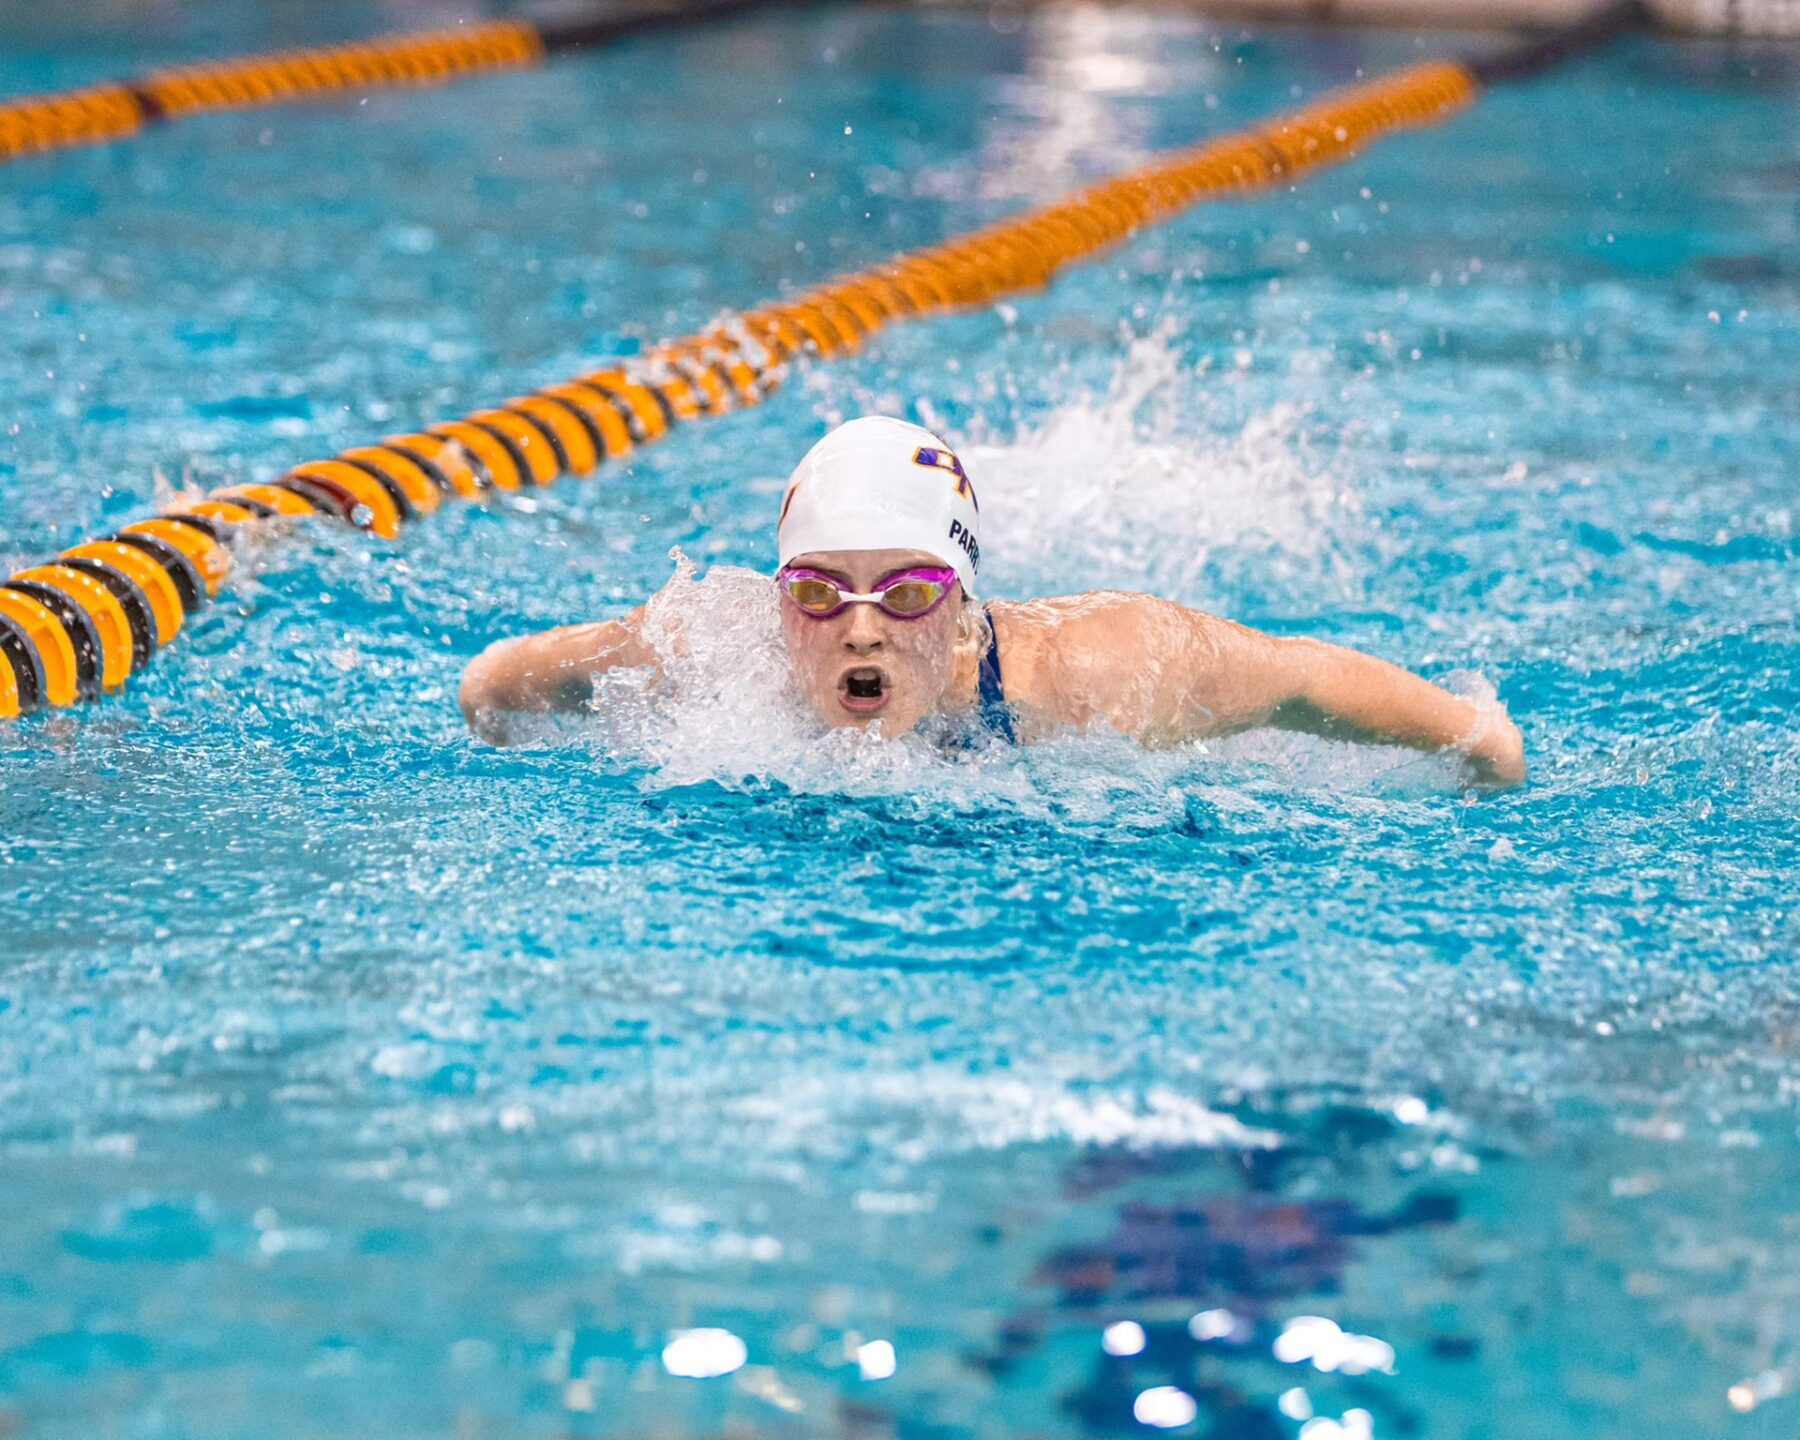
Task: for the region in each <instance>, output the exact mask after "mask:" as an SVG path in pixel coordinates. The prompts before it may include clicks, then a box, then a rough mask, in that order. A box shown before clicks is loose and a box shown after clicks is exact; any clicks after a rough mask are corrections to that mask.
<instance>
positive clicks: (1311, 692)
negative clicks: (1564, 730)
mask: <svg viewBox="0 0 1800 1440" xmlns="http://www.w3.org/2000/svg"><path fill="white" fill-rule="evenodd" d="M1208 618H1210V617H1208ZM1234 628H1241V627H1234ZM1243 633H1244V634H1245V635H1246V636H1247V637H1253V643H1251V644H1249V645H1246V646H1245V647H1243V648H1244V649H1245V651H1247V652H1248V656H1254V657H1256V659H1255V662H1254V663H1253V665H1252V666H1251V670H1252V673H1251V674H1250V675H1247V676H1245V680H1246V682H1247V684H1248V685H1249V686H1250V687H1252V688H1256V689H1260V690H1261V691H1262V694H1261V696H1260V697H1259V698H1260V701H1261V704H1262V705H1263V706H1266V707H1267V714H1266V717H1265V719H1266V723H1269V724H1273V725H1276V726H1279V727H1281V728H1283V729H1290V730H1304V731H1308V732H1311V733H1313V734H1318V735H1328V736H1333V737H1336V738H1340V739H1349V740H1364V741H1374V742H1378V743H1383V744H1390V745H1408V746H1411V747H1413V748H1414V749H1419V750H1460V751H1462V752H1463V754H1465V755H1466V756H1468V758H1469V762H1470V764H1471V765H1472V766H1473V767H1474V769H1475V771H1476V775H1477V778H1478V779H1479V780H1480V781H1481V782H1482V783H1484V784H1489V785H1517V784H1519V783H1521V782H1522V781H1523V780H1524V779H1525V746H1524V740H1523V737H1522V736H1521V735H1520V734H1519V727H1518V726H1517V725H1515V724H1513V722H1512V721H1511V720H1510V719H1508V718H1507V715H1506V712H1505V711H1504V710H1503V709H1501V708H1500V707H1499V706H1498V705H1487V706H1481V705H1476V704H1474V703H1472V702H1470V701H1468V700H1465V699H1463V698H1462V697H1460V696H1457V695H1452V694H1451V693H1450V692H1449V691H1448V690H1444V689H1442V688H1440V687H1439V686H1436V685H1433V684H1432V683H1431V682H1430V681H1429V680H1424V679H1421V678H1420V677H1419V676H1417V675H1414V674H1412V673H1410V672H1409V671H1406V670H1403V669H1401V668H1400V667H1399V666H1398V665H1390V664H1389V663H1388V662H1387V661H1385V660H1378V659H1376V658H1375V657H1374V656H1373V655H1365V654H1363V653H1362V652H1361V651H1358V650H1350V649H1346V648H1345V647H1344V646H1341V645H1330V644H1326V643H1325V642H1323V641H1319V640H1308V639H1303V638H1283V637H1276V636H1270V635H1260V634H1257V633H1256V632H1254V631H1244V632H1243ZM1247 658H1248V657H1247Z"/></svg>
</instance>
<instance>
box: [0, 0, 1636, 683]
mask: <svg viewBox="0 0 1800 1440" xmlns="http://www.w3.org/2000/svg"><path fill="white" fill-rule="evenodd" d="M1636 11H1637V7H1636V5H1635V4H1633V3H1621V4H1615V5H1611V6H1609V7H1608V8H1607V9H1606V11H1605V12H1603V13H1602V14H1600V15H1596V16H1595V17H1594V18H1593V20H1591V21H1589V22H1587V23H1585V24H1584V25H1582V26H1581V27H1577V28H1575V29H1572V30H1571V31H1569V32H1567V34H1566V35H1565V36H1564V37H1563V39H1562V40H1561V42H1560V43H1558V44H1555V45H1552V44H1551V43H1550V42H1548V41H1546V42H1542V43H1539V44H1538V45H1536V46H1533V47H1531V51H1530V53H1529V54H1528V55H1526V54H1522V53H1521V54H1512V55H1510V56H1502V57H1490V58H1488V59H1486V60H1477V61H1472V62H1461V61H1453V60H1452V61H1437V62H1432V63H1427V64H1422V65H1415V66H1412V67H1410V68H1409V69H1406V70H1402V71H1400V72H1399V73H1397V74H1394V75H1390V76H1386V77H1384V78H1382V79H1378V80H1374V81H1370V82H1368V83H1365V84H1359V85H1354V86H1350V87H1348V88H1345V89H1341V90H1335V91H1332V92H1331V93H1329V94H1327V95H1326V96H1325V97H1324V98H1322V99H1321V100H1319V101H1317V102H1316V103H1314V104H1312V105H1309V106H1306V107H1305V108H1304V109H1301V110H1297V111H1294V112H1291V113H1290V114H1287V115H1285V116H1281V117H1278V118H1276V119H1274V120H1271V121H1268V122H1266V123H1264V124H1262V125H1258V126H1256V127H1254V128H1252V129H1249V130H1244V131H1239V132H1238V133H1236V134H1232V135H1226V136H1222V137H1221V138H1219V139H1217V140H1211V141H1208V142H1206V143H1205V144H1202V145H1198V146H1195V147H1193V148H1191V149H1187V150H1181V151H1177V152H1175V153H1173V154H1171V155H1168V156H1165V157H1164V158H1163V159H1161V160H1158V161H1155V162H1153V163H1152V164H1149V165H1146V166H1144V167H1143V168H1141V169H1138V170H1135V171H1132V172H1130V173H1129V174H1126V175H1122V176H1119V177H1117V178H1115V179H1111V180H1106V181H1102V182H1100V183H1099V184H1096V185H1091V186H1089V187H1088V188H1086V189H1084V190H1080V191H1078V192H1076V193H1075V194H1073V195H1070V196H1068V197H1067V198H1065V199H1063V200H1061V201H1058V202H1057V203H1055V204H1053V205H1049V206H1046V207H1044V208H1043V209H1039V210H1034V211H1031V212H1029V213H1028V214H1025V215H1021V216H1018V217H1016V218H1014V219H1011V220H1004V221H1000V222H998V223H996V224H993V225H989V226H986V227H985V228H983V229H980V230H976V231H974V232H972V233H970V234H967V235H963V236H960V237H958V238H955V239H952V240H948V241H945V242H943V243H941V244H938V245H932V246H928V247H926V248H924V249H921V250H914V251H910V252H908V253H907V254H904V255H901V256H898V257H897V258H895V259H893V260H890V261H888V262H886V263H885V264H880V265H875V266H873V267H871V268H869V269H867V270H863V271H860V272H858V273H856V274H853V275H848V276H843V277H840V278H838V279H835V280H831V281H827V282H826V283H825V284H823V285H820V286H817V287H815V288H814V289H811V290H808V291H806V292H804V293H803V294H801V295H799V296H797V297H795V298H793V299H790V300H785V301H779V302H776V303H773V304H769V305H763V306H760V307H758V308H757V309H754V310H748V311H744V312H742V313H740V314H737V315H733V316H729V317H727V318H726V319H724V320H722V321H720V322H719V323H717V324H716V325H714V326H712V327H711V328H709V329H707V330H705V331H703V332H701V333H700V334H698V335H693V336H688V337H685V338H683V339H678V340H670V341H666V342H664V343H663V344H661V345H658V346H657V347H655V348H654V349H652V350H650V351H649V352H648V353H646V354H645V355H643V356H641V357H639V358H637V359H635V360H633V361H632V362H631V363H629V364H626V365H621V366H617V367H614V368H609V369H604V370H596V371H594V372H592V373H590V374H586V375H582V376H579V377H578V378H576V379H574V380H570V381H566V382H565V383H563V384H560V385H547V386H545V387H543V388H542V389H540V390H536V391H534V392H533V393H531V394H530V395H526V396H522V397H521V398H519V399H516V400H509V401H507V402H506V403H505V404H504V405H499V406H496V407H494V408H492V409H488V410H479V411H476V412H475V413H474V414H472V415H468V416H465V417H464V418H462V419H460V420H450V421H446V422H444V423H442V424H439V425H433V426H431V427H429V428H428V429H426V430H422V431H419V432H417V433H415V434H410V435H395V436H390V437H389V438H387V439H386V440H383V441H380V442H379V443H376V444H371V445H362V446H357V447H354V448H352V449H349V450H345V451H342V452H341V453H339V454H337V455H335V456H333V457H331V458H330V459H328V460H314V461H310V462H308V463H307V464H304V465H300V466H297V467H295V468H294V469H292V470H290V471H288V472H287V473H286V474H285V475H283V476H281V477H280V478H278V479H275V480H271V481H268V482H266V483H247V484H239V485H228V486H225V487H223V488H221V489H217V490H214V491H212V492H210V493H209V494H207V495H205V496H204V497H202V498H201V499H199V500H192V501H184V502H183V503H181V504H179V505H177V506H176V507H174V508H172V509H169V510H167V511H165V512H163V513H162V514H161V515H157V516H154V517H152V518H150V519H146V520H139V521H137V522H135V523H134V524H130V525H127V526H125V527H124V528H123V529H121V530H119V531H117V532H116V533H114V534H111V535H108V536H105V537H103V538H101V539H98V540H93V541H89V542H88V543H86V544H82V545H76V546H74V547H73V548H71V549H69V550H65V551H63V553H62V554H60V555H58V556H57V557H56V558H55V559H53V560H51V561H49V562H47V563H45V564H42V565H36V566H32V567H31V568H29V569H25V570H21V571H19V572H18V573H17V574H15V575H13V576H12V577H11V578H10V579H8V580H7V581H5V582H4V583H0V717H11V716H14V715H17V714H19V713H21V712H23V711H27V710H32V709H36V708H38V707H41V706H63V705H72V704H75V703H76V702H78V701H82V700H90V699H94V698H97V697H98V696H100V695H102V694H105V693H107V692H110V691H113V690H116V689H118V688H119V687H120V686H121V685H123V684H124V682H125V680H126V679H127V678H128V677H129V676H130V675H132V674H133V673H134V672H136V671H137V670H138V669H140V668H142V666H143V665H144V664H145V663H146V662H147V661H148V660H149V658H150V656H151V655H152V654H153V653H155V651H156V650H158V649H160V648H161V647H162V646H164V645H166V644H168V643H169V641H171V640H172V639H174V638H175V636H176V634H177V633H179V631H180V629H181V626H182V623H183V621H184V620H185V619H186V618H187V616H188V615H190V614H191V613H193V611H194V610H196V609H197V608H198V607H199V606H201V605H203V604H205V602H206V600H207V597H208V596H210V595H212V594H213V593H215V592H216V591H217V590H218V588H219V586H220V584H221V583H222V582H223V581H224V579H225V577H226V575H227V573H228V572H229V571H230V568H231V564H232V548H231V545H230V543H229V542H230V540H231V538H232V537H233V536H234V535H237V534H239V533H242V532H244V531H247V530H253V529H256V530H260V529H266V528H269V527H282V526H291V525H292V524H293V523H294V522H295V520H297V519H298V518H300V517H309V516H318V515H323V516H329V517H334V518H336V519H339V520H342V521H345V522H347V523H349V524H351V525H354V526H356V527H358V528H360V529H364V530H369V531H373V532H374V533H375V534H376V535H379V536H382V537H383V538H385V539H392V538H393V537H395V536H396V535H398V534H399V533H400V530H401V528H402V527H403V526H405V525H406V524H408V523H410V522H411V521H413V520H416V519H419V518H421V517H423V516H426V515H429V514H430V513H431V512H432V511H434V510H436V509H437V508H438V507H439V506H440V505H442V504H444V503H446V502H447V501H450V500H472V499H476V498H478V497H480V496H481V495H482V494H483V493H485V492H488V491H493V490H503V491H516V490H521V489H524V488H526V487H535V486H539V485H548V484H551V483H552V482H554V481H556V480H558V479H560V478H562V477H564V476H581V475H587V474H590V473H591V472H593V471H594V470H595V469H597V468H598V467H599V466H600V465H601V464H602V463H604V462H606V461H609V460H618V459H620V458H622V457H623V456H626V455H629V454H630V453H631V452H632V450H634V449H635V448H637V447H638V446H641V445H647V444H650V443H651V442H653V441H656V440H659V439H661V438H662V437H663V436H664V435H666V434H667V433H668V432H669V431H670V429H671V428H673V427H674V426H676V425H677V424H679V423H681V422H683V421H687V420H692V419H695V418H697V417H698V416H701V415H708V414H716V413H720V412H724V411H729V410H733V409H737V408H740V407H743V406H748V405H755V404H758V403H760V402H761V401H762V400H764V399H766V398H767V397H768V395H769V394H770V393H771V392H772V391H774V390H775V389H776V388H777V387H778V386H779V385H780V384H781V383H782V381H783V380H784V379H785V378H786V376H787V374H788V371H789V369H790V367H791V366H792V365H793V364H794V363H795V362H796V361H798V360H800V359H802V358H804V357H808V356H819V357H831V356H836V355H841V354H845V353H848V352H850V351H853V350H855V349H856V348H857V346H858V345H859V344H860V343H861V342H862V341H863V340H865V339H866V338H868V337H869V336H871V335H874V334H875V333H876V332H878V331H880V330H882V329H884V328H885V327H887V326H888V325H890V324H892V323H894V322H895V321H897V320H902V319H908V318H911V317H913V316H918V315H931V314H938V313H942V312H944V311H948V310H955V309H961V308H964V307H968V306H974V305H981V304H986V303H989V302H992V301H994V300H997V299H999V298H1000V297H1002V296H1005V295H1012V294H1016V293H1018V292H1020V291H1025V290H1034V289H1039V288H1041V287H1043V286H1045V285H1047V284H1048V283H1049V282H1050V280H1051V279H1052V278H1053V277H1054V276H1055V275H1056V274H1057V272H1058V271H1060V270H1062V269H1063V268H1064V267H1065V266H1067V265H1070V264H1072V263H1074V262H1075V261H1078V260H1083V259H1086V258H1088V257H1090V256H1092V255H1094V254H1096V253H1097V252H1099V251H1101V250H1104V249H1106V248H1108V247H1110V246H1112V245H1114V244H1117V243H1118V242H1119V241H1122V240H1124V239H1126V238H1127V237H1129V236H1131V235H1132V234H1134V233H1135V232H1136V231H1138V230H1140V229H1142V228H1143V227H1145V226H1147V225H1152V224H1155V223H1157V222H1158V221H1161V220H1164V219H1167V218H1168V217H1169V216H1171V215H1173V214H1175V213H1177V212H1179V211H1181V210H1184V209H1186V208H1187V207H1189V206H1191V205H1194V204H1196V203H1198V202H1199V201H1201V200H1204V199H1209V198H1215V197H1218V196H1223V195H1235V194H1241V193H1244V192H1246V191H1250V190H1256V189H1264V188H1267V187H1269V186H1271V185H1276V184H1281V183H1284V182H1286V181H1289V180H1291V179H1293V178H1294V177H1296V176H1299V175H1301V174H1304V173H1305V172H1307V171H1309V170H1315V169H1318V168H1320V167H1322V166H1326V165H1331V164H1335V163H1337V162H1339V161H1342V160H1345V159H1348V158H1349V157H1350V156H1351V155H1352V154H1354V153H1355V152H1356V151H1357V150H1358V149H1359V148H1360V147H1361V146H1363V145H1366V144H1368V143H1370V142H1372V141H1374V140H1377V139H1379V138H1381V137H1382V136H1384V135H1388V134H1392V133H1393V132H1395V131H1399V130H1406V129H1412V128H1417V127H1420V126H1426V125H1435V124H1438V123H1439V122H1441V121H1443V120H1445V119H1446V118H1448V117H1449V116H1451V115H1454V114H1456V113H1457V112H1458V111H1461V110H1463V109H1465V108H1467V107H1468V106H1469V105H1471V104H1473V103H1474V101H1475V100H1476V99H1477V98H1478V97H1479V96H1480V94H1481V90H1482V78H1481V77H1482V75H1483V74H1486V75H1492V76H1502V75H1503V76H1505V77H1507V78H1514V77H1517V76H1520V75H1524V74H1529V73H1533V72H1534V71H1535V70H1538V69H1542V68H1544V67H1545V66H1548V65H1551V64H1553V63H1555V62H1556V61H1558V60H1561V59H1563V58H1566V57H1567V56H1568V55H1571V54H1574V53H1575V52H1576V51H1577V50H1578V49H1580V48H1584V47H1586V46H1590V45H1595V44H1598V43H1600V42H1602V41H1603V40H1606V39H1608V38H1610V37H1612V36H1613V35H1616V34H1618V33H1619V32H1620V31H1622V30H1623V29H1625V28H1626V27H1627V26H1629V25H1630V24H1631V23H1632V22H1633V20H1634V19H1635V16H1636ZM1553 38H1554V37H1553Z"/></svg>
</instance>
